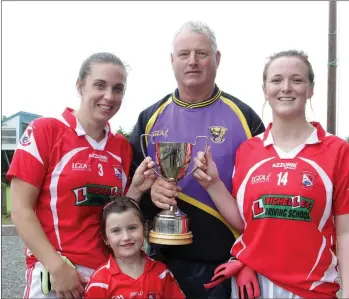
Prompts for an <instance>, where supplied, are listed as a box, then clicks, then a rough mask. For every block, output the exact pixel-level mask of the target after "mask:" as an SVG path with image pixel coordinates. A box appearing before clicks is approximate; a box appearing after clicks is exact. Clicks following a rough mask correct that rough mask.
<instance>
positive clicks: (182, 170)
mask: <svg viewBox="0 0 349 299" xmlns="http://www.w3.org/2000/svg"><path fill="white" fill-rule="evenodd" d="M145 136H147V137H148V136H149V137H150V142H151V144H152V145H154V146H155V150H154V153H155V162H156V165H157V167H158V171H156V170H155V169H153V170H154V172H155V173H157V174H158V175H159V176H162V177H163V178H164V179H165V180H167V181H168V182H171V183H174V184H176V183H177V182H178V181H179V180H181V179H183V178H185V177H186V176H188V175H190V174H192V173H193V172H194V171H195V168H194V167H193V169H192V171H190V172H189V173H188V167H189V164H190V161H191V156H192V149H193V146H194V145H196V143H197V140H198V139H199V138H206V146H205V151H206V149H207V143H208V138H207V137H206V136H197V137H196V139H195V143H194V144H192V143H189V142H154V141H153V138H152V136H151V135H150V134H142V135H141V147H142V152H143V155H144V157H146V155H145V151H144V148H143V137H145ZM149 242H150V243H155V244H165V245H185V244H190V243H192V242H193V234H192V233H191V231H190V229H189V219H188V217H187V215H186V214H184V213H183V212H182V211H181V210H179V209H178V207H177V206H171V207H170V209H169V210H162V211H161V212H159V213H158V214H157V215H156V216H155V217H154V219H153V228H152V230H151V231H150V234H149Z"/></svg>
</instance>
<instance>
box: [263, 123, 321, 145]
mask: <svg viewBox="0 0 349 299" xmlns="http://www.w3.org/2000/svg"><path fill="white" fill-rule="evenodd" d="M310 123H311V124H312V126H313V127H314V128H315V130H314V132H313V133H312V134H311V135H310V136H309V137H308V139H307V140H306V141H305V143H304V144H316V143H319V142H322V141H323V140H324V139H325V137H326V135H327V133H326V131H325V130H324V129H323V128H322V126H321V125H320V123H319V122H315V121H314V122H310ZM271 127H272V123H270V124H269V125H268V127H267V129H266V130H265V132H264V133H262V134H263V136H262V141H263V145H264V147H267V146H268V145H271V144H274V138H273V135H272V134H271Z"/></svg>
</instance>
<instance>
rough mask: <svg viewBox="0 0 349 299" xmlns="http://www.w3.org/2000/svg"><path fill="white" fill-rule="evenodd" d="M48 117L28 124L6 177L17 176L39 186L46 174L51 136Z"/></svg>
mask: <svg viewBox="0 0 349 299" xmlns="http://www.w3.org/2000/svg"><path fill="white" fill-rule="evenodd" d="M47 121H48V119H46V118H39V119H36V120H34V121H33V122H32V123H30V124H29V125H28V127H27V128H26V130H25V132H24V133H23V135H22V137H21V139H20V140H19V143H18V146H17V149H16V151H15V154H14V155H13V158H12V162H11V165H10V168H9V171H8V172H7V175H6V178H7V179H8V181H11V179H12V178H13V177H17V178H19V179H21V180H23V181H25V182H27V183H29V184H31V185H33V186H35V187H38V188H40V187H41V185H42V182H43V180H44V178H45V175H46V169H47V167H48V157H49V153H50V144H51V139H52V138H51V137H52V136H50V135H51V134H50V130H49V128H48V125H47Z"/></svg>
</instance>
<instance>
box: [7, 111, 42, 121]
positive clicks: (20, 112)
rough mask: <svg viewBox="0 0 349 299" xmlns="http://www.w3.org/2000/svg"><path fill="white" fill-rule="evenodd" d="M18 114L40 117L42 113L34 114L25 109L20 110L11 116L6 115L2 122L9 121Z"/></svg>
mask: <svg viewBox="0 0 349 299" xmlns="http://www.w3.org/2000/svg"><path fill="white" fill-rule="evenodd" d="M16 116H29V117H33V118H39V117H41V116H42V115H39V114H34V113H30V112H25V111H19V112H17V113H15V114H13V115H11V116H9V117H6V118H5V119H3V120H1V123H4V122H7V121H9V120H10V119H12V118H15V117H16Z"/></svg>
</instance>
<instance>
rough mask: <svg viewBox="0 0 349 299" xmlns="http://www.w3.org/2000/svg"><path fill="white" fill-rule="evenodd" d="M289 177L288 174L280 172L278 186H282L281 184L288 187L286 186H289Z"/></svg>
mask: <svg viewBox="0 0 349 299" xmlns="http://www.w3.org/2000/svg"><path fill="white" fill-rule="evenodd" d="M287 177H288V172H280V173H279V174H278V186H280V185H281V184H283V185H284V186H286V184H287Z"/></svg>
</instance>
